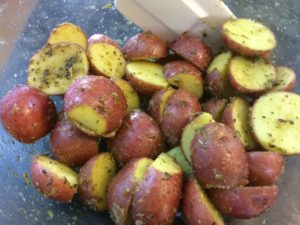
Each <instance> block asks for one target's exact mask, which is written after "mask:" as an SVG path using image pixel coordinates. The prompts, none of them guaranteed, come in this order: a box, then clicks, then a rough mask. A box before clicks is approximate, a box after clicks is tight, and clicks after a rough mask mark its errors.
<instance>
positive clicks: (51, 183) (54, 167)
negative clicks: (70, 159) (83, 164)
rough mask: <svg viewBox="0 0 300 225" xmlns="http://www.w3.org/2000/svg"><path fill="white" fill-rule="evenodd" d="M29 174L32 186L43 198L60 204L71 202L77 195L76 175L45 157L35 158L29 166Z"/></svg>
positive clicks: (69, 169)
mask: <svg viewBox="0 0 300 225" xmlns="http://www.w3.org/2000/svg"><path fill="white" fill-rule="evenodd" d="M30 173H31V177H32V184H33V185H34V186H35V187H36V188H37V189H38V190H39V191H40V192H41V193H42V194H43V195H44V196H45V197H49V198H52V199H55V200H57V201H60V202H71V201H72V199H73V196H74V195H75V194H76V193H77V184H78V175H77V173H76V172H75V171H73V170H72V169H71V168H69V167H67V166H66V165H64V164H62V163H60V162H58V161H56V160H53V159H50V158H48V157H47V156H43V155H38V156H35V157H34V158H33V160H32V161H31V164H30Z"/></svg>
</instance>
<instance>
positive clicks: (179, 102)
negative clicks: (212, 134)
mask: <svg viewBox="0 0 300 225" xmlns="http://www.w3.org/2000/svg"><path fill="white" fill-rule="evenodd" d="M200 111H201V106H200V103H199V102H198V99H197V98H196V96H194V95H192V94H190V93H189V92H187V91H184V90H180V89H178V90H176V91H175V92H174V93H173V94H172V95H171V96H170V97H169V98H168V101H167V103H166V108H165V111H164V114H163V118H162V122H161V131H162V133H163V135H164V137H165V140H166V142H167V143H168V144H169V145H170V146H171V147H173V146H176V145H178V144H179V143H180V138H181V134H182V131H183V128H184V127H185V126H186V125H187V124H188V122H189V121H190V119H191V118H192V116H194V115H195V114H196V113H198V112H200Z"/></svg>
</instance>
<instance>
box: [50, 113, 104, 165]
mask: <svg viewBox="0 0 300 225" xmlns="http://www.w3.org/2000/svg"><path fill="white" fill-rule="evenodd" d="M49 145H50V149H51V150H52V153H53V154H54V156H55V158H56V159H57V160H58V161H60V162H62V163H65V164H66V165H69V166H78V165H81V164H82V163H84V162H85V161H87V160H88V159H89V158H91V157H93V156H95V155H97V154H98V151H99V147H98V138H96V137H92V136H88V135H86V134H85V133H83V132H81V131H80V130H78V129H77V128H76V127H75V126H74V125H72V124H71V122H70V121H68V119H67V118H66V117H63V119H62V120H61V121H58V122H57V124H56V126H55V128H54V129H53V130H52V133H51V137H50V143H49Z"/></svg>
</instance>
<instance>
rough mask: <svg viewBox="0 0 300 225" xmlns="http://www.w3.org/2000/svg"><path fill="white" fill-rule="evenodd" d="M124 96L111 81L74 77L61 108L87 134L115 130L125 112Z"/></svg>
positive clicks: (94, 77) (106, 133)
mask: <svg viewBox="0 0 300 225" xmlns="http://www.w3.org/2000/svg"><path fill="white" fill-rule="evenodd" d="M126 110H127V105H126V99H125V96H124V94H123V92H122V91H121V89H120V88H119V87H118V86H117V85H116V84H115V83H114V82H113V81H111V80H109V79H107V78H104V77H100V76H91V75H90V76H86V77H82V78H79V79H77V80H76V81H75V82H73V84H72V85H71V86H70V88H69V89H68V91H67V92H66V94H65V97H64V111H65V112H66V113H67V115H68V118H69V119H70V121H71V122H72V123H73V124H74V125H75V126H76V127H77V128H78V129H79V130H81V131H83V132H84V133H86V134H88V135H92V136H100V135H108V134H111V133H113V132H115V131H116V130H117V129H118V128H119V127H120V125H121V123H122V119H123V118H124V116H125V115H126Z"/></svg>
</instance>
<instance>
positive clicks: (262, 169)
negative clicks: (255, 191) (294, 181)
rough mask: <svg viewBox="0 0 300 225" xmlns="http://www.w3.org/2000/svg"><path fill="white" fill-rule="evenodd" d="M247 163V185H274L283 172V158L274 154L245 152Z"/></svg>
mask: <svg viewBox="0 0 300 225" xmlns="http://www.w3.org/2000/svg"><path fill="white" fill-rule="evenodd" d="M247 155H248V162H249V185H251V186H267V185H272V184H274V183H275V182H276V181H277V180H278V179H279V178H280V176H281V175H282V174H283V171H284V159H283V156H282V155H280V154H278V153H275V152H247Z"/></svg>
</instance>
